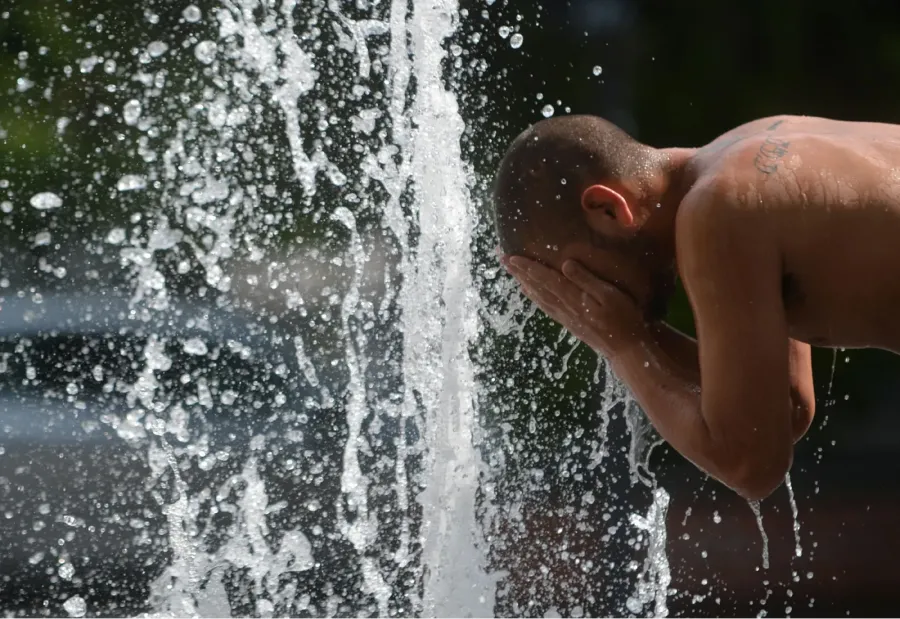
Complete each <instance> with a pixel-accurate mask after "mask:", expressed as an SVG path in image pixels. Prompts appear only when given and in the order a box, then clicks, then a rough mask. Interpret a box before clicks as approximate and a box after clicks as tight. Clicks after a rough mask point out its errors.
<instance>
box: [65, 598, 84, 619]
mask: <svg viewBox="0 0 900 619" xmlns="http://www.w3.org/2000/svg"><path fill="white" fill-rule="evenodd" d="M63 608H64V609H66V612H67V613H69V616H70V617H84V613H86V612H87V603H86V602H85V601H84V598H83V597H81V596H80V595H73V596H72V597H70V598H69V599H68V600H66V601H65V603H64V604H63Z"/></svg>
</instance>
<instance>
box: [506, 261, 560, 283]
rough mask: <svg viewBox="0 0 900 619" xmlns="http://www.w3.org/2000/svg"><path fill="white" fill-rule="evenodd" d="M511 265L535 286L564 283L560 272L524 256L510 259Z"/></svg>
mask: <svg viewBox="0 0 900 619" xmlns="http://www.w3.org/2000/svg"><path fill="white" fill-rule="evenodd" d="M509 265H510V266H511V267H512V268H513V269H516V270H517V271H518V272H520V273H522V274H523V275H524V276H525V277H527V278H528V279H529V280H531V281H532V282H534V283H535V284H538V285H541V286H548V285H553V284H559V283H561V282H563V281H564V278H563V276H562V275H561V274H560V272H559V271H557V270H555V269H551V268H550V267H546V266H544V265H543V264H541V263H540V262H537V261H535V260H529V259H528V258H523V257H522V256H512V257H511V258H510V259H509Z"/></svg>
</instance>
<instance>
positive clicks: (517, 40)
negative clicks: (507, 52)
mask: <svg viewBox="0 0 900 619" xmlns="http://www.w3.org/2000/svg"><path fill="white" fill-rule="evenodd" d="M524 40H525V37H523V36H522V35H521V34H519V33H518V32H517V33H516V34H514V35H512V36H511V37H510V38H509V46H510V47H511V48H513V49H519V48H520V47H522V43H523V42H524Z"/></svg>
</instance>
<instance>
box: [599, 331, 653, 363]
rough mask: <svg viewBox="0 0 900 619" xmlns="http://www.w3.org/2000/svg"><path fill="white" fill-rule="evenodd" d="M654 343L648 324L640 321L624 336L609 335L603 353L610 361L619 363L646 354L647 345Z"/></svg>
mask: <svg viewBox="0 0 900 619" xmlns="http://www.w3.org/2000/svg"><path fill="white" fill-rule="evenodd" d="M653 343H655V340H654V339H653V333H652V331H651V328H650V325H647V324H644V323H641V325H640V326H639V327H636V328H635V329H633V330H632V331H631V332H630V333H629V334H628V335H626V336H618V337H616V336H610V338H609V339H608V346H607V350H606V351H605V355H606V357H607V359H608V360H609V362H610V363H612V364H613V365H619V364H621V363H626V362H627V361H628V360H629V359H634V358H635V357H636V356H637V355H642V354H646V352H647V346H648V345H650V344H653Z"/></svg>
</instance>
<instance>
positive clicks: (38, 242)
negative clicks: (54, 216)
mask: <svg viewBox="0 0 900 619" xmlns="http://www.w3.org/2000/svg"><path fill="white" fill-rule="evenodd" d="M51 238H52V237H51V236H50V233H49V232H46V231H45V232H38V233H37V234H35V235H34V246H35V247H41V246H44V245H49V244H50V239H51Z"/></svg>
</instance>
